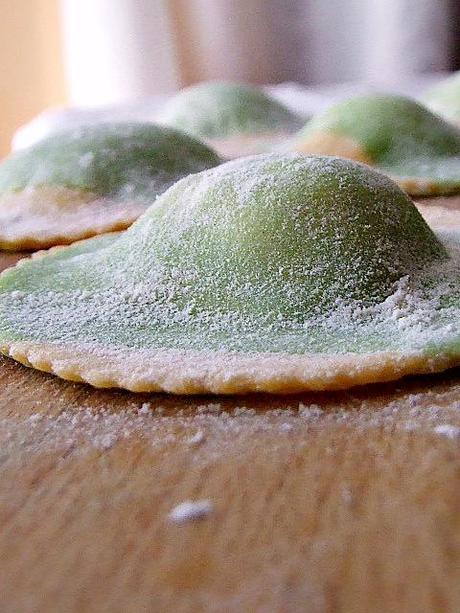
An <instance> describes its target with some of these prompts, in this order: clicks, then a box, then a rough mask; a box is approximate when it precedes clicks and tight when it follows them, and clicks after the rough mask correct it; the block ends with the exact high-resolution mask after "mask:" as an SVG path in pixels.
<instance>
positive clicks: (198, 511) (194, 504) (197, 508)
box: [168, 500, 214, 524]
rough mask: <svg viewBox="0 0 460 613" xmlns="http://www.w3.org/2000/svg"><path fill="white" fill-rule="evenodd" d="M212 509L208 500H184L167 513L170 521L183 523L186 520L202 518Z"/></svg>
mask: <svg viewBox="0 0 460 613" xmlns="http://www.w3.org/2000/svg"><path fill="white" fill-rule="evenodd" d="M213 510H214V506H213V504H212V502H211V501H210V500H196V501H193V500H186V501H185V502H181V503H180V504H178V505H177V506H176V507H174V509H173V510H172V511H171V512H170V514H169V515H168V518H169V520H170V521H172V522H174V523H176V524H184V523H186V522H188V521H195V520H197V519H204V518H205V517H208V515H210V514H211V513H212V512H213Z"/></svg>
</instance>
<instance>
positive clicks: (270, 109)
mask: <svg viewBox="0 0 460 613" xmlns="http://www.w3.org/2000/svg"><path fill="white" fill-rule="evenodd" d="M157 119H158V121H159V122H161V123H165V124H166V125H170V126H173V127H175V128H179V129H181V130H184V131H185V132H188V133H189V134H192V135H193V136H196V137H198V138H201V139H204V140H207V141H208V142H209V143H210V144H211V145H212V146H213V147H214V148H215V149H216V150H217V151H218V152H219V153H220V154H221V155H223V156H226V157H230V158H231V157H239V156H242V155H249V154H253V153H261V152H263V151H264V150H267V148H269V147H270V146H272V145H273V143H274V142H276V141H278V140H283V139H285V138H286V135H288V134H292V133H293V132H295V131H296V130H298V129H299V128H300V127H301V126H302V125H303V123H304V122H305V118H301V117H298V116H297V115H295V114H294V113H292V112H291V111H290V110H289V109H287V108H286V107H285V106H283V105H282V104H280V103H279V102H277V101H276V100H275V99H274V98H271V97H270V96H267V95H266V94H264V93H263V92H262V91H260V90H258V89H256V88H254V87H250V86H248V85H243V84H240V83H225V82H224V83H219V82H208V83H200V84H199V85H194V86H193V87H188V88H186V89H184V90H182V91H181V92H179V94H177V95H176V96H175V97H173V98H172V99H171V100H170V101H169V102H168V103H167V104H166V106H165V107H164V108H163V110H162V111H161V112H160V114H159V116H158V117H157Z"/></svg>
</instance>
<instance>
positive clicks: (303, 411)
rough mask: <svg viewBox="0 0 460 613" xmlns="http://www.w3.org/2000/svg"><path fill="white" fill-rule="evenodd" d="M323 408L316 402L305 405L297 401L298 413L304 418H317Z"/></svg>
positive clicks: (321, 413)
mask: <svg viewBox="0 0 460 613" xmlns="http://www.w3.org/2000/svg"><path fill="white" fill-rule="evenodd" d="M323 413H324V411H323V409H322V408H321V407H320V406H319V405H317V404H310V405H306V404H303V403H302V402H299V415H301V416H302V417H306V418H311V419H317V418H318V417H321V416H322V415H323Z"/></svg>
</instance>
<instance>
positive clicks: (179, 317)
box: [0, 154, 460, 393]
mask: <svg viewBox="0 0 460 613" xmlns="http://www.w3.org/2000/svg"><path fill="white" fill-rule="evenodd" d="M459 240H460V239H459V237H458V236H457V235H456V234H452V235H451V236H447V235H443V236H438V237H437V236H435V234H434V233H433V232H432V231H431V230H430V228H429V227H428V226H427V225H426V223H425V222H424V220H423V219H422V217H421V216H420V214H419V213H418V211H417V209H416V208H415V206H414V205H413V203H412V202H411V201H410V199H409V198H408V197H407V196H406V195H405V194H404V192H402V191H401V190H400V188H399V187H398V186H397V185H396V184H395V183H393V181H391V180H390V179H388V178H387V177H385V176H383V175H381V174H380V173H378V172H376V171H374V170H371V169H370V168H368V167H366V166H364V165H361V164H358V163H355V162H352V161H348V160H344V159H340V158H334V157H307V156H304V155H299V154H288V155H264V156H256V157H252V158H244V159H241V160H236V161H233V162H228V163H226V164H223V165H221V166H219V167H217V168H214V169H211V170H207V171H204V172H202V173H199V174H196V175H192V176H189V177H187V178H185V179H183V180H181V181H179V182H178V183H176V184H175V185H174V186H173V187H171V188H170V189H169V190H168V191H167V192H166V193H164V194H163V195H162V196H161V197H160V198H159V199H158V200H157V201H156V203H155V204H154V205H153V206H152V207H151V208H150V209H149V210H148V211H147V212H146V213H145V214H144V215H143V216H142V217H141V218H140V219H139V220H138V221H137V222H136V223H135V224H134V225H133V226H132V227H131V228H130V229H129V230H127V231H126V232H124V233H123V234H121V235H118V236H104V237H99V238H96V239H90V240H88V241H83V242H81V243H78V244H76V245H74V246H71V247H67V248H62V249H58V250H55V251H54V252H52V253H50V254H49V255H45V256H44V257H41V258H39V259H34V260H30V261H26V262H24V263H22V265H20V266H18V267H16V268H14V269H11V270H9V271H6V272H5V273H3V274H2V275H1V277H0V347H1V348H2V350H3V351H4V352H5V353H6V354H8V355H12V356H13V357H15V358H16V359H18V360H19V361H22V362H24V363H26V364H28V365H31V364H32V365H35V366H36V367H38V368H42V369H43V370H49V371H51V372H55V373H56V374H59V375H60V376H63V377H64V378H71V379H76V380H84V381H89V382H91V383H92V384H93V385H97V386H119V387H127V388H128V389H133V390H143V391H146V390H167V391H173V392H182V393H193V392H205V391H208V392H209V391H212V392H226V393H231V392H242V391H257V390H265V391H276V392H280V391H299V390H302V389H335V388H340V387H349V386H351V385H356V384H358V383H370V382H373V381H379V380H387V379H394V378H398V377H400V376H402V375H404V374H407V373H411V372H430V371H432V370H439V369H442V368H446V367H448V366H450V365H453V364H456V363H458V362H459V361H460V360H459V358H460V319H459V314H460V311H459V305H460V302H459V299H460V283H459V275H458V273H459V255H458V252H459Z"/></svg>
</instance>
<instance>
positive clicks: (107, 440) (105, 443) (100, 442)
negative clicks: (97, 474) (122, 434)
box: [94, 434, 118, 451]
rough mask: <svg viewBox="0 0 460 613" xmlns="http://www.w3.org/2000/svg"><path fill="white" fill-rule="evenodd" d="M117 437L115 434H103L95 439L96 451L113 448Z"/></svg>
mask: <svg viewBox="0 0 460 613" xmlns="http://www.w3.org/2000/svg"><path fill="white" fill-rule="evenodd" d="M117 440H118V437H117V436H116V435H115V434H103V435H102V436H98V437H96V438H95V441H94V446H95V447H96V448H97V449H101V450H104V451H105V450H107V449H110V448H111V447H113V446H114V444H115V443H116V442H117Z"/></svg>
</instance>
